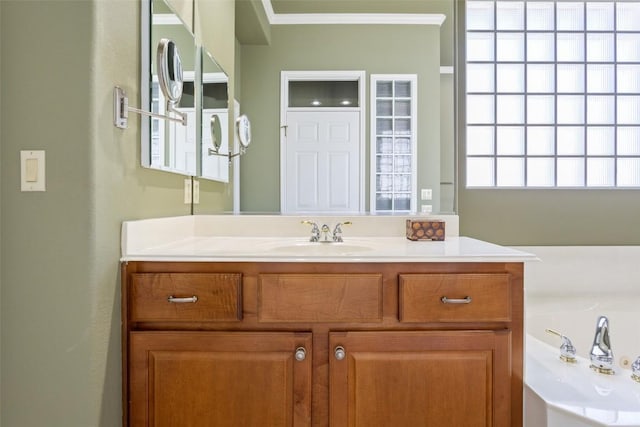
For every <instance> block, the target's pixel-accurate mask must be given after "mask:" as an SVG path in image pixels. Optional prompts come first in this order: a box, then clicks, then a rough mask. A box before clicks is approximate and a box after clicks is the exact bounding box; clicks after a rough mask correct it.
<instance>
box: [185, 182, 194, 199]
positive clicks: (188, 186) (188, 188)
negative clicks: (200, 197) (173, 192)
mask: <svg viewBox="0 0 640 427" xmlns="http://www.w3.org/2000/svg"><path fill="white" fill-rule="evenodd" d="M192 197H193V191H192V190H191V178H186V179H185V180H184V204H185V205H190V204H191V198H192Z"/></svg>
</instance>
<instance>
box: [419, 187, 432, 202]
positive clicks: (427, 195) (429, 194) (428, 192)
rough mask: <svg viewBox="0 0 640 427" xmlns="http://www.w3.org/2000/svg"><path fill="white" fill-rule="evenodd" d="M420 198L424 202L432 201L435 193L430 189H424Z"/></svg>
mask: <svg viewBox="0 0 640 427" xmlns="http://www.w3.org/2000/svg"><path fill="white" fill-rule="evenodd" d="M420 198H421V199H422V200H431V199H432V198H433V191H432V190H431V189H430V188H423V189H422V191H421V192H420Z"/></svg>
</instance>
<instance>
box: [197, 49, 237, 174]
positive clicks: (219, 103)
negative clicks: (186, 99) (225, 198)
mask: <svg viewBox="0 0 640 427" xmlns="http://www.w3.org/2000/svg"><path fill="white" fill-rule="evenodd" d="M201 55H202V144H201V159H202V163H201V173H200V177H202V178H207V179H211V180H214V181H222V182H229V158H228V157H227V156H226V155H227V154H228V153H229V136H230V132H229V92H228V82H229V78H228V77H227V75H226V74H225V72H224V71H223V70H222V68H221V67H220V66H219V65H218V63H217V62H216V61H215V59H214V58H213V56H212V55H211V54H210V53H209V52H207V51H206V49H204V48H203V49H202V50H201ZM218 154H220V155H218Z"/></svg>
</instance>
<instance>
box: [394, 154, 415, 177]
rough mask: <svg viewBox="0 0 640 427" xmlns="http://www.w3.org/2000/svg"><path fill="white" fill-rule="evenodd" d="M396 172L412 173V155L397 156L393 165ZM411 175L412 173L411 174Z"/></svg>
mask: <svg viewBox="0 0 640 427" xmlns="http://www.w3.org/2000/svg"><path fill="white" fill-rule="evenodd" d="M393 170H394V172H395V173H409V174H410V173H411V156H395V163H394V165H393ZM409 177H411V175H409Z"/></svg>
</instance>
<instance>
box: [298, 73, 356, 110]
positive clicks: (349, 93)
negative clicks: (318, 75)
mask: <svg viewBox="0 0 640 427" xmlns="http://www.w3.org/2000/svg"><path fill="white" fill-rule="evenodd" d="M358 103H359V97H358V81H357V80H351V81H338V80H336V81H324V80H323V81H307V80H302V81H289V107H344V106H349V107H358V106H359V104H358Z"/></svg>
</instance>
